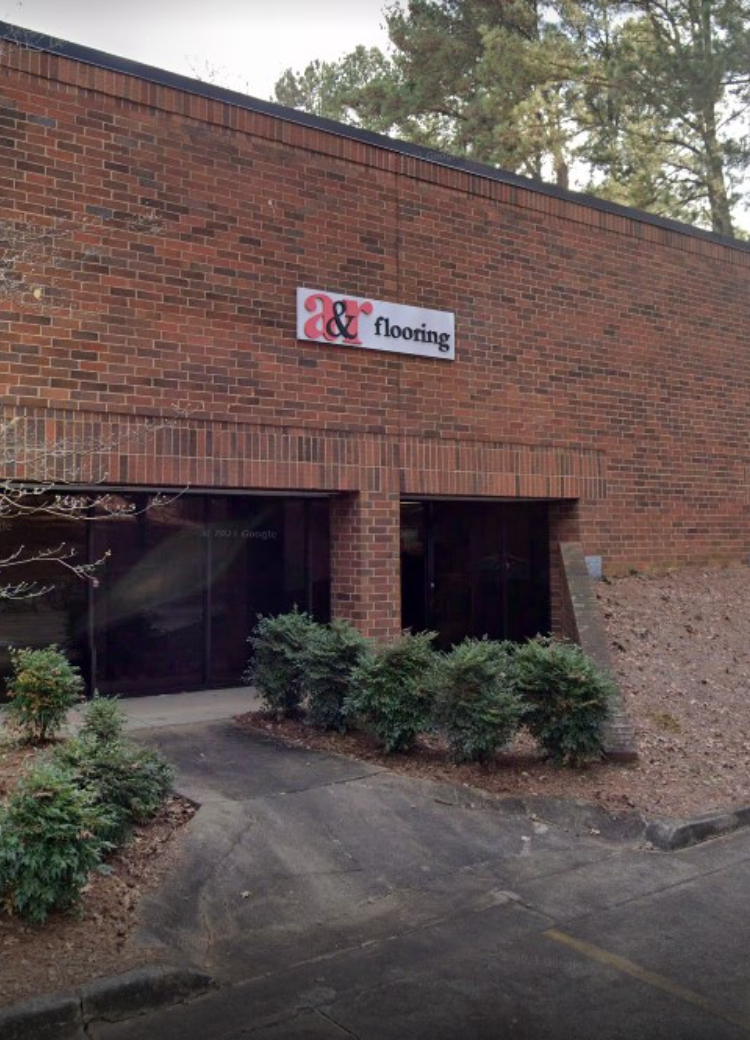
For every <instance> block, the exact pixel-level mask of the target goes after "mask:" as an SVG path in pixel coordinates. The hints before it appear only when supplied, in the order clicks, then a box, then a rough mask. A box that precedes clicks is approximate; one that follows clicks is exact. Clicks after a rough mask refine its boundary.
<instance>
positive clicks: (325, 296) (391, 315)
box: [297, 289, 456, 361]
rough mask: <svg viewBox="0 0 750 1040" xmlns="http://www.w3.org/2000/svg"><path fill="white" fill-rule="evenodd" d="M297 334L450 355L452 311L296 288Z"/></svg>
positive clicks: (315, 340)
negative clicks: (433, 309) (406, 305)
mask: <svg viewBox="0 0 750 1040" xmlns="http://www.w3.org/2000/svg"><path fill="white" fill-rule="evenodd" d="M297 338H298V339H306V340H309V341H310V342H311V343H320V344H329V345H332V346H339V347H354V348H355V349H358V350H359V349H361V350H388V351H390V352H391V353H395V354H416V355H418V356H419V357H430V358H437V359H438V360H440V361H454V360H455V358H456V336H455V316H454V315H453V314H452V313H450V312H449V311H428V310H424V309H423V308H422V307H405V306H403V305H402V304H400V303H385V302H383V300H368V299H363V298H362V297H360V296H338V295H336V294H335V293H329V292H322V291H321V290H320V289H297Z"/></svg>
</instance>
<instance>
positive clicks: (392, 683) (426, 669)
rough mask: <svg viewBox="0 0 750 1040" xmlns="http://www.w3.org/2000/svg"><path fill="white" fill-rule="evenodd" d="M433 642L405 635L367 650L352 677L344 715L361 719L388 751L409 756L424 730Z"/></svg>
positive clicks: (427, 718)
mask: <svg viewBox="0 0 750 1040" xmlns="http://www.w3.org/2000/svg"><path fill="white" fill-rule="evenodd" d="M434 638H435V633H434V632H419V633H417V634H416V635H411V634H405V635H403V636H401V638H400V639H398V640H396V642H394V643H388V644H386V645H385V646H381V647H378V648H377V649H375V650H369V651H368V652H367V653H366V654H365V656H364V657H363V659H362V661H361V662H360V664H359V665H358V666H357V667H356V668H355V670H354V672H353V673H352V678H351V685H352V693H351V695H350V697H349V698H348V700H347V705H346V711H347V714H348V715H358V716H360V717H361V718H362V720H363V721H364V722H365V724H366V725H368V726H369V727H370V728H371V729H372V731H373V732H374V733H375V735H376V736H377V738H378V740H379V741H380V743H381V744H382V746H383V748H384V749H385V751H387V752H393V751H408V750H409V749H410V748H412V747H413V746H414V742H415V740H416V738H417V734H418V733H419V732H420V731H421V730H424V729H426V728H427V726H428V725H429V721H430V713H431V709H432V698H431V693H430V676H431V672H432V668H433V666H434V664H435V657H436V654H435V651H434V650H433V649H432V641H433V639H434Z"/></svg>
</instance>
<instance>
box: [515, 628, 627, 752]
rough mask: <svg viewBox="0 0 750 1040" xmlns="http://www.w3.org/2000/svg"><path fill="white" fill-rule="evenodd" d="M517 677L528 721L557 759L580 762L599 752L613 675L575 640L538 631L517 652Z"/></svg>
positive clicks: (535, 735) (532, 732) (611, 691)
mask: <svg viewBox="0 0 750 1040" xmlns="http://www.w3.org/2000/svg"><path fill="white" fill-rule="evenodd" d="M513 683H514V687H515V689H516V691H517V693H518V694H519V695H520V697H521V698H522V700H523V701H524V703H525V704H526V706H527V712H526V715H525V719H524V721H525V723H526V725H527V726H528V728H529V731H530V732H531V734H532V736H534V737H535V739H536V740H537V741H538V742H539V744H540V746H541V747H542V748H543V749H544V751H545V752H546V753H547V754H548V755H549V757H550V758H552V759H553V760H554V761H556V762H562V763H565V764H567V765H573V766H578V765H581V764H582V763H583V762H585V761H586V760H587V759H591V758H598V757H601V754H602V742H603V738H604V724H605V722H606V720H607V717H608V715H609V705H610V699H611V697H612V693H613V684H612V681H611V680H610V679H609V678H608V677H607V676H606V675H604V674H603V673H602V672H600V671H599V670H598V669H597V667H596V666H595V665H594V663H593V661H592V660H591V659H590V658H589V657H587V656H586V654H585V653H584V651H583V650H582V649H581V647H580V646H577V645H576V644H575V643H568V642H565V641H558V640H556V639H551V638H543V637H538V638H536V639H532V640H530V641H529V642H528V643H526V644H524V645H523V646H521V647H519V648H518V649H517V651H516V652H515V654H514V658H513Z"/></svg>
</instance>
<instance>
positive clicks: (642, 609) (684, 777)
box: [597, 565, 750, 816]
mask: <svg viewBox="0 0 750 1040" xmlns="http://www.w3.org/2000/svg"><path fill="white" fill-rule="evenodd" d="M597 595H598V599H599V605H600V609H601V611H602V616H603V619H604V624H605V625H606V628H607V632H608V635H609V642H610V650H611V654H612V664H613V667H614V670H615V672H616V673H617V676H618V679H619V681H620V685H621V688H622V690H623V693H624V695H625V700H626V704H627V706H628V711H629V713H630V717H631V720H632V722H633V726H634V729H635V733H636V739H637V743H638V753H639V755H640V762H639V764H638V767H637V768H635V769H634V770H633V771H632V774H631V776H630V781H629V788H630V793H631V795H632V796H633V798H634V799H635V801H636V802H637V804H638V805H639V806H641V807H643V808H644V809H646V810H647V811H648V812H650V813H652V814H662V815H673V816H684V815H693V814H695V813H699V812H708V811H710V810H713V809H724V808H727V807H731V806H735V805H743V804H747V805H750V768H749V767H750V699H749V697H748V694H749V693H750V642H749V641H748V637H747V633H748V631H750V568H748V567H746V566H741V565H738V566H732V567H723V568H701V569H697V570H682V571H675V572H671V573H668V574H663V575H633V576H631V577H627V578H618V579H616V580H612V581H611V582H609V583H606V582H603V583H601V584H600V585H598V586H597Z"/></svg>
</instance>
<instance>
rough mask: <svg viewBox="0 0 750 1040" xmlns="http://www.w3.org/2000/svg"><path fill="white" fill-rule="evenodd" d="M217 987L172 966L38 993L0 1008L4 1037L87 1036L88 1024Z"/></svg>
mask: <svg viewBox="0 0 750 1040" xmlns="http://www.w3.org/2000/svg"><path fill="white" fill-rule="evenodd" d="M214 985H215V983H214V980H213V979H212V978H211V976H210V975H206V974H205V973H204V972H201V971H196V970H195V969H194V968H189V967H185V966H181V967H178V966H174V965H169V964H155V965H149V966H148V967H146V968H135V969H134V970H133V971H128V972H125V973H124V974H123V975H112V976H110V977H108V978H104V979H96V980H94V981H93V982H89V983H87V984H86V985H85V986H81V987H80V989H78V990H76V991H75V993H73V994H63V993H60V994H53V995H52V996H49V997H37V998H35V999H33V1000H26V1001H23V1002H21V1003H18V1004H11V1005H10V1006H9V1007H6V1008H0V1037H2V1038H3V1040H83V1038H84V1037H85V1035H86V1027H87V1026H88V1025H89V1023H90V1022H94V1021H97V1020H103V1021H105V1022H117V1021H118V1020H120V1019H123V1018H128V1017H129V1016H131V1015H137V1014H139V1013H141V1012H145V1011H154V1010H156V1009H157V1008H160V1007H164V1006H165V1005H168V1004H177V1003H182V1002H184V1001H186V1000H189V999H190V998H191V997H195V996H198V994H200V993H205V992H206V991H207V990H208V989H210V988H212V987H213V986H214Z"/></svg>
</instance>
